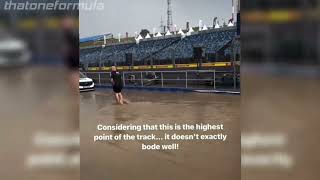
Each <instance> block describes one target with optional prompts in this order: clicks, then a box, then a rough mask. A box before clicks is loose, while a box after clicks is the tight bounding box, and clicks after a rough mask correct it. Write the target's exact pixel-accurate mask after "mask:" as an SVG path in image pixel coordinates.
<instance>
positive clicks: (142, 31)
mask: <svg viewBox="0 0 320 180" xmlns="http://www.w3.org/2000/svg"><path fill="white" fill-rule="evenodd" d="M148 33H150V31H149V30H148V29H142V30H141V32H140V35H141V36H142V37H146V36H147V34H148Z"/></svg>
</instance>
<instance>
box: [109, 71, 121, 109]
mask: <svg viewBox="0 0 320 180" xmlns="http://www.w3.org/2000/svg"><path fill="white" fill-rule="evenodd" d="M111 69H112V71H111V84H112V88H113V92H114V93H115V98H116V101H117V103H119V104H121V105H122V104H123V96H122V93H121V91H122V88H123V82H122V77H121V74H120V73H119V72H118V71H117V68H116V67H115V66H112V67H111Z"/></svg>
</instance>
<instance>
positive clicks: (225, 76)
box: [83, 70, 240, 90]
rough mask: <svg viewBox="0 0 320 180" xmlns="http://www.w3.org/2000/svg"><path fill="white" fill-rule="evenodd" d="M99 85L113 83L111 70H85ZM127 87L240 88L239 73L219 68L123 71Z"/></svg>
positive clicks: (123, 78)
mask: <svg viewBox="0 0 320 180" xmlns="http://www.w3.org/2000/svg"><path fill="white" fill-rule="evenodd" d="M83 73H84V74H85V75H86V76H88V77H89V78H91V79H93V80H94V82H95V83H96V84H97V85H111V82H110V76H111V73H110V72H83ZM120 73H121V74H122V80H123V85H124V86H125V87H126V86H127V87H161V88H187V89H204V90H207V89H210V90H217V89H226V90H230V89H233V90H238V89H240V76H239V73H237V72H234V71H217V70H178V71H123V72H120Z"/></svg>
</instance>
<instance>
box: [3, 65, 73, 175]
mask: <svg viewBox="0 0 320 180" xmlns="http://www.w3.org/2000/svg"><path fill="white" fill-rule="evenodd" d="M67 77H68V73H67V72H65V71H64V70H63V68H57V67H55V68H43V67H33V68H31V67H30V68H28V67H27V68H17V69H5V70H4V69H2V70H1V71H0V84H1V85H0V99H1V102H0V114H1V131H0V142H1V148H0V154H1V162H2V166H1V167H0V174H1V179H13V180H15V179H25V180H29V179H30V180H31V179H32V180H38V179H39V180H40V179H48V180H53V179H54V180H57V179H58V180H63V179H66V180H75V179H79V169H78V167H79V163H78V164H73V165H72V166H69V167H66V166H64V165H65V163H67V161H68V160H67V158H63V159H60V161H54V160H53V159H51V160H48V159H46V160H45V158H47V157H53V156H51V155H53V154H64V155H65V156H64V157H67V156H68V155H77V154H78V153H79V147H78V146H77V145H75V144H73V145H71V146H72V151H71V150H70V147H71V146H69V147H66V146H60V147H55V146H50V145H49V144H51V145H52V144H55V143H56V141H55V142H54V139H52V138H51V139H49V137H52V135H53V134H54V135H61V134H64V135H65V136H67V137H69V135H71V134H73V133H78V129H79V128H78V127H77V125H78V122H77V121H78V119H75V114H74V109H75V108H76V107H78V105H77V104H76V103H75V101H76V100H75V99H74V98H72V96H71V92H70V90H69V88H68V87H69V86H68V81H67ZM39 133H45V134H47V139H41V138H43V136H42V137H40V139H41V141H43V142H46V143H47V144H46V145H45V144H43V143H42V144H37V143H35V142H36V141H35V136H36V135H37V134H39ZM70 133H71V134H70ZM31 157H33V158H31ZM60 157H61V156H60ZM31 159H33V160H34V161H32V163H31V161H29V160H31ZM41 160H42V161H41ZM57 162H58V163H57ZM22 177H23V178H22Z"/></svg>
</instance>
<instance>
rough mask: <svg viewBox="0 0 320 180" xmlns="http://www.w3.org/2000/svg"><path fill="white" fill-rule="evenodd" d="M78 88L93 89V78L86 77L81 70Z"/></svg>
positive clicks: (83, 90) (81, 89)
mask: <svg viewBox="0 0 320 180" xmlns="http://www.w3.org/2000/svg"><path fill="white" fill-rule="evenodd" d="M79 89H80V92H85V91H94V90H95V87H94V82H93V80H92V79H90V78H88V77H87V76H86V75H84V74H83V73H82V72H80V78H79Z"/></svg>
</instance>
